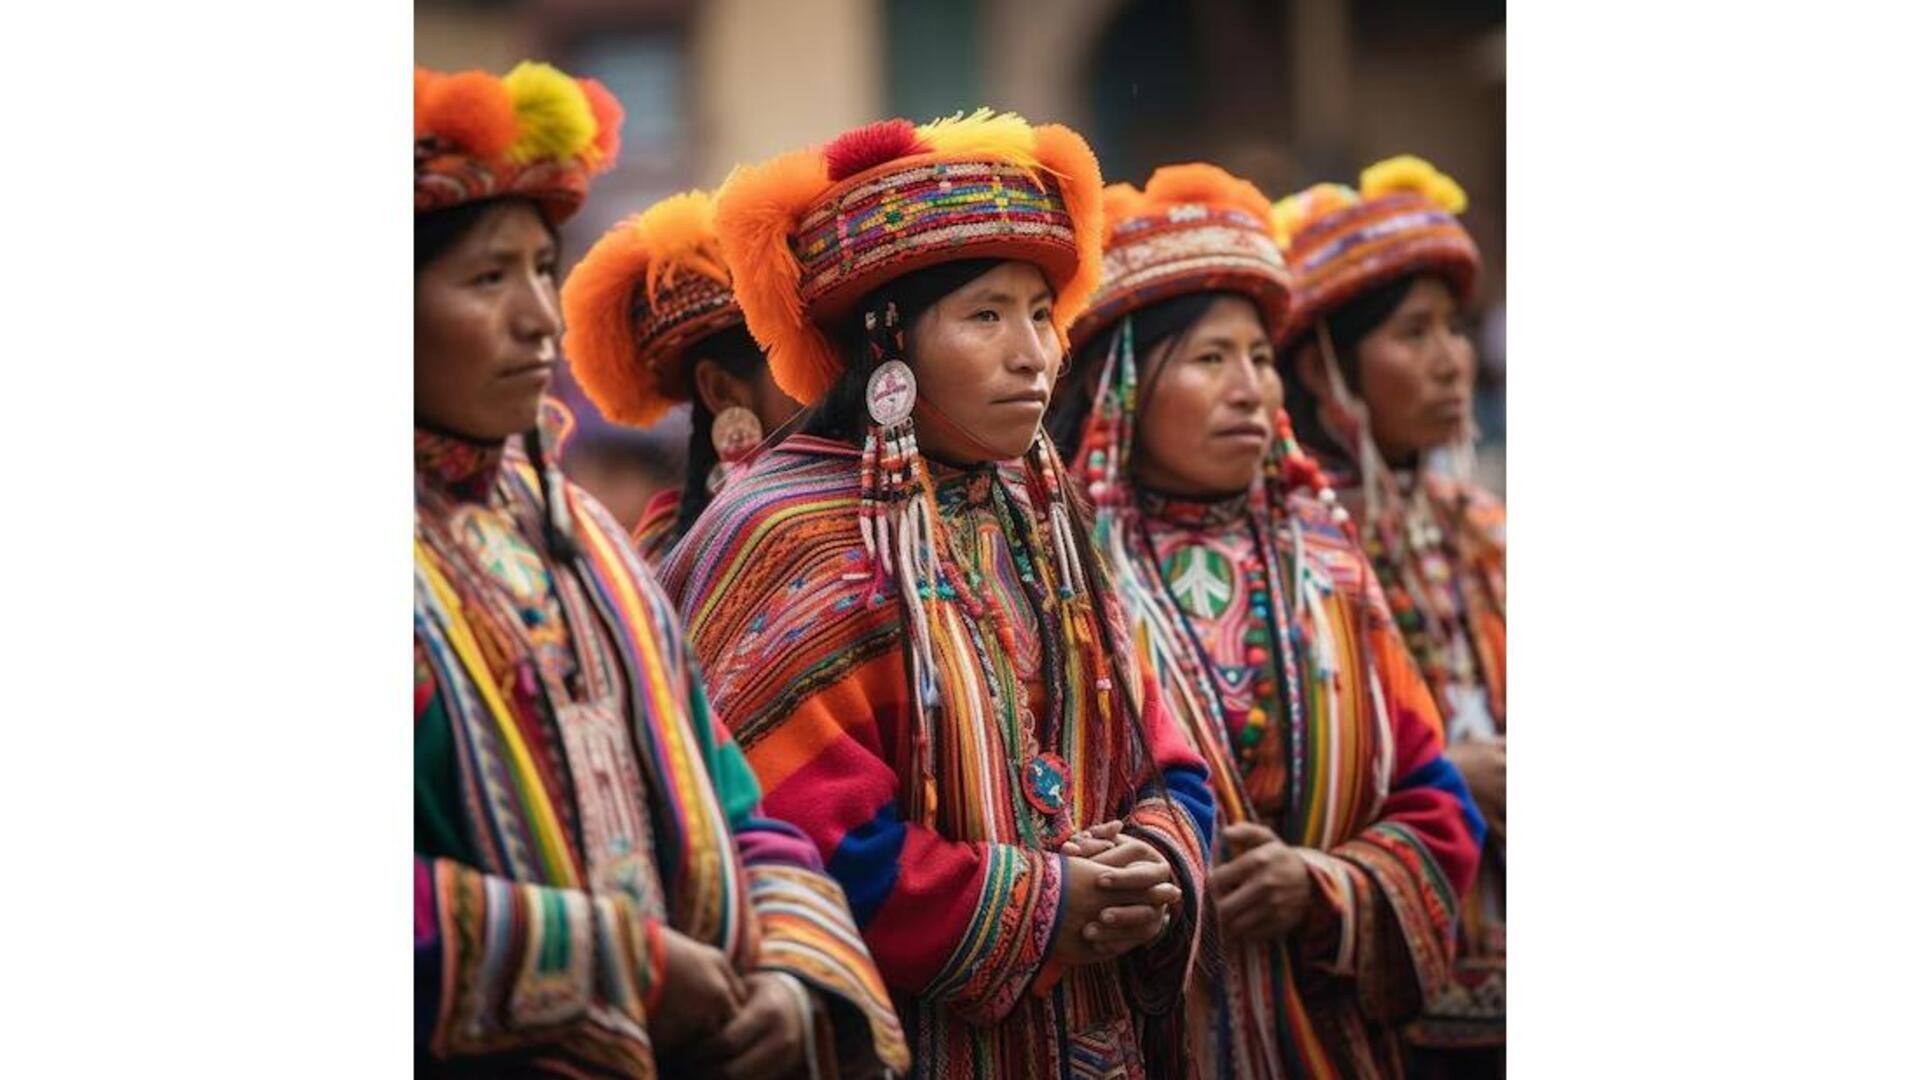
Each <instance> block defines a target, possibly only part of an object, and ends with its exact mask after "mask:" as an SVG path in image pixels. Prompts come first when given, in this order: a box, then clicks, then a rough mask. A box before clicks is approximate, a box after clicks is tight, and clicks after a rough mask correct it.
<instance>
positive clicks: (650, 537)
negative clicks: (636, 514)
mask: <svg viewBox="0 0 1920 1080" xmlns="http://www.w3.org/2000/svg"><path fill="white" fill-rule="evenodd" d="M679 536H680V489H679V488H663V489H662V490H660V491H657V492H655V493H654V496H653V498H651V499H648V500H647V506H646V509H644V510H642V511H640V520H639V521H636V522H634V524H633V547H634V550H636V551H638V552H639V553H640V557H641V558H643V559H645V560H647V565H648V566H652V567H656V568H657V567H658V566H659V565H660V564H661V563H663V562H665V561H666V558H667V552H669V551H671V550H673V542H674V541H675V540H677V539H679Z"/></svg>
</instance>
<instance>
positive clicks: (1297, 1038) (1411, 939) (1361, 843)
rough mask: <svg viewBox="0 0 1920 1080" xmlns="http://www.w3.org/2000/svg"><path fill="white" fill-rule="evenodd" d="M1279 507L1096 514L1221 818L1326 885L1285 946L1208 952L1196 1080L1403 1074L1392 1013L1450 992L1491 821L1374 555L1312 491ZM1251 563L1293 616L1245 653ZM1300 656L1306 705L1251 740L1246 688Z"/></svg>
mask: <svg viewBox="0 0 1920 1080" xmlns="http://www.w3.org/2000/svg"><path fill="white" fill-rule="evenodd" d="M1265 505H1266V504H1265V503H1264V502H1263V501H1262V500H1261V499H1259V498H1253V499H1240V500H1235V501H1233V502H1232V503H1230V504H1228V505H1227V506H1226V508H1225V510H1224V511H1223V509H1222V507H1221V506H1214V507H1211V508H1206V507H1195V506H1193V505H1191V504H1180V503H1177V502H1173V501H1170V500H1153V499H1150V498H1140V499H1138V501H1136V502H1135V503H1133V504H1132V505H1131V506H1129V507H1127V508H1126V509H1124V510H1122V511H1120V512H1119V513H1118V514H1117V515H1116V516H1115V517H1114V518H1112V519H1109V520H1108V522H1107V523H1106V524H1105V526H1104V528H1106V529H1110V530H1114V531H1112V532H1108V533H1107V534H1106V536H1105V539H1106V540H1107V541H1108V542H1109V544H1112V545H1115V546H1116V547H1117V550H1118V551H1119V552H1120V555H1119V557H1118V559H1117V560H1116V561H1118V562H1119V563H1121V565H1120V566H1119V567H1117V570H1116V572H1117V574H1118V577H1119V581H1120V584H1121V587H1122V594H1123V595H1124V596H1125V597H1126V598H1127V603H1128V608H1129V613H1130V614H1131V615H1132V617H1133V619H1134V627H1135V631H1136V633H1137V634H1138V636H1139V639H1140V641H1141V642H1142V645H1143V649H1144V651H1145V652H1146V654H1147V655H1148V656H1149V657H1150V659H1151V663H1152V668H1153V672H1154V674H1155V675H1156V676H1157V677H1158V678H1159V680H1160V682H1161V684H1162V686H1163V687H1165V692H1166V696H1167V700H1168V702H1169V705H1170V707H1171V708H1172V709H1173V711H1174V713H1175V714H1176V715H1178V716H1179V717H1180V719H1181V721H1182V722H1183V723H1184V724H1185V726H1186V729H1187V731H1188V733H1189V734H1190V735H1191V736H1192V738H1193V739H1194V740H1195V742H1196V744H1197V745H1198V746H1199V747H1200V750H1201V753H1202V756H1203V757H1205V758H1206V760H1207V764H1208V768H1209V770H1210V771H1211V774H1212V776H1213V777H1214V790H1215V793H1216V795H1217V796H1218V799H1219V803H1220V808H1221V809H1220V815H1221V822H1222V825H1223V827H1224V826H1225V825H1226V824H1230V823H1234V822H1244V821H1252V822H1259V823H1262V824H1265V825H1267V826H1269V827H1271V828H1272V829H1273V830H1274V831H1275V832H1276V833H1277V834H1278V835H1279V836H1280V837H1281V839H1282V840H1284V841H1285V842H1286V843H1288V844H1289V845H1292V846H1294V847H1295V848H1297V849H1298V850H1299V851H1300V852H1301V854H1302V855H1303V856H1304V857H1305V858H1306V860H1307V864H1308V868H1309V871H1310V874H1311V876H1312V879H1313V883H1314V886H1315V896H1316V902H1315V903H1314V904H1313V906H1312V908H1311V910H1310V914H1309V917H1308V920H1307V922H1306V924H1305V925H1304V926H1302V927H1301V928H1300V929H1298V930H1296V931H1295V932H1294V934H1293V935H1291V936H1290V937H1289V938H1288V939H1286V940H1285V941H1283V942H1275V943H1246V942H1235V941H1232V940H1220V941H1218V942H1217V945H1218V953H1217V955H1215V956H1213V957H1210V958H1208V959H1207V960H1205V961H1203V963H1202V965H1201V967H1200V969H1199V971H1200V974H1198V975H1197V976H1196V978H1195V981H1194V984H1193V986H1192V987H1191V988H1190V989H1189V991H1188V995H1187V1000H1186V1007H1187V1035H1188V1040H1187V1047H1188V1053H1189V1055H1190V1064H1191V1066H1192V1068H1191V1073H1190V1074H1191V1075H1195V1076H1211V1077H1227V1076H1232V1077H1242V1076H1252V1077H1281V1076H1352V1077H1373V1076H1395V1075H1398V1074H1399V1071H1400V1065H1399V1050H1398V1046H1397V1043H1396V1041H1395V1034H1394V1028H1393V1025H1394V1024H1395V1023H1396V1022H1398V1021H1400V1020H1404V1019H1406V1018H1407V1017H1409V1016H1410V1015H1412V1014H1413V1013H1414V1012H1415V1011H1416V1010H1417V1009H1418V1008H1419V1006H1420V1004H1421V1002H1422V1000H1423V999H1426V998H1430V997H1432V996H1433V995H1434V994H1436V993H1437V992H1438V991H1439V989H1440V987H1442V986H1443V985H1444V984H1445V981H1446V973H1447V968H1448V964H1449V963H1450V961H1451V959H1452V953H1453V946H1452V942H1453V931H1454V923H1455V917H1456V903H1455V897H1456V895H1457V894H1458V892H1459V891H1460V890H1462V889H1464V888H1465V886H1466V884H1467V882H1468V881H1469V880H1471V878H1472V876H1473V872H1474V866H1475V862H1476V860H1477V857H1478V852H1479V844H1480V840H1481V834H1482V832H1483V831H1484V824H1483V823H1482V822H1481V820H1480V817H1479V813H1478V811H1477V810H1476V809H1475V808H1474V807H1473V805H1472V802H1471V800H1470V799H1469V798H1468V796H1467V794H1466V789H1465V787H1464V785H1463V784H1462V782H1461V780H1460V777H1459V774H1458V773H1457V771H1455V770H1454V768H1453V766H1452V765H1451V764H1449V763H1448V762H1447V761H1446V759H1445V758H1443V757H1441V756H1440V749H1441V736H1440V730H1439V721H1438V718H1437V715H1436V713H1435V710H1434V705H1433V701H1432V699H1431V697H1430V696H1429V695H1428V693H1427V691H1426V688H1425V686H1424V685H1423V684H1422V682H1421V680H1420V677H1419V674H1418V673H1417V672H1416V671H1415V670H1414V668H1413V666H1412V664H1411V662H1410V660H1409V659H1408V657H1407V655H1406V650H1405V648H1404V646H1403V645H1402V644H1401V642H1400V640H1399V637H1398V635H1397V634H1396V632H1395V631H1394V628H1393V625H1392V621H1391V618H1390V617H1389V615H1388V612H1387V610H1386V607H1385V604H1384V602H1383V601H1382V599H1381V597H1380V593H1379V590H1378V588H1377V586H1376V585H1375V584H1374V583H1373V581H1372V579H1371V575H1370V573H1369V571H1368V569H1367V567H1366V565H1365V562H1364V560H1363V559H1362V558H1361V557H1360V556H1359V554H1358V552H1357V551H1356V550H1355V548H1354V547H1353V545H1352V543H1351V542H1350V541H1349V540H1348V539H1347V537H1346V535H1345V533H1344V532H1343V531H1342V529H1341V527H1340V526H1339V525H1338V524H1337V523H1335V522H1334V521H1333V520H1332V518H1331V517H1330V516H1329V514H1328V512H1327V510H1325V509H1324V508H1322V507H1321V506H1319V505H1318V504H1317V503H1315V502H1314V501H1313V500H1312V499H1311V498H1308V497H1306V496H1304V495H1301V496H1295V497H1292V498H1290V499H1289V500H1288V501H1287V502H1286V503H1285V505H1284V507H1283V508H1282V509H1281V510H1279V511H1278V512H1270V511H1267V510H1265V509H1262V507H1264V506H1265ZM1169 568H1176V569H1177V570H1179V571H1181V572H1178V573H1167V572H1166V570H1167V569H1169ZM1255 568H1265V569H1264V571H1263V576H1264V577H1265V578H1266V580H1267V581H1269V582H1277V583H1278V585H1279V588H1278V590H1277V592H1276V593H1275V594H1273V595H1272V600H1271V602H1272V603H1273V604H1275V605H1280V604H1284V605H1285V607H1286V612H1287V614H1288V615H1289V618H1288V620H1286V623H1285V624H1283V625H1288V624H1290V625H1291V626H1292V627H1294V628H1296V629H1295V634H1294V636H1293V637H1291V638H1289V639H1286V640H1281V641H1276V642H1272V643H1271V644H1270V645H1267V644H1263V645H1261V646H1260V647H1259V649H1260V651H1259V653H1258V654H1256V653H1254V651H1253V650H1252V649H1250V648H1248V647H1246V645H1245V644H1244V643H1245V642H1246V641H1247V640H1248V638H1249V635H1248V634H1247V633H1246V626H1245V621H1246V620H1247V619H1248V618H1250V617H1252V613H1254V612H1255V609H1256V607H1257V604H1255V605H1250V604H1249V601H1248V597H1249V594H1250V584H1249V580H1248V575H1249V574H1251V573H1252V572H1253V571H1254V569H1255ZM1207 575H1211V576H1207ZM1202 577H1206V580H1204V581H1203V580H1201V578H1202ZM1216 578H1217V579H1218V580H1215V579H1216ZM1264 602H1265V601H1261V603H1264ZM1252 636H1253V637H1256V638H1258V637H1260V635H1252ZM1262 640H1263V641H1264V639H1262ZM1287 649H1291V650H1292V651H1293V654H1294V655H1295V656H1297V657H1298V660H1299V663H1298V666H1297V670H1299V671H1301V672H1302V673H1303V676H1304V677H1303V683H1304V685H1301V686H1297V687H1294V686H1283V687H1281V688H1280V692H1281V693H1284V694H1290V695H1294V696H1295V701H1294V707H1291V708H1290V707H1288V706H1287V705H1286V703H1285V702H1284V701H1283V702H1277V703H1269V705H1270V707H1272V708H1273V709H1274V711H1275V713H1276V714H1277V719H1276V720H1275V722H1273V723H1271V724H1270V725H1268V726H1266V727H1265V728H1264V729H1256V730H1255V732H1254V734H1253V737H1251V738H1247V737H1246V736H1247V731H1246V730H1245V729H1246V726H1247V724H1248V717H1249V714H1250V713H1251V712H1252V711H1254V707H1253V703H1252V702H1251V700H1250V698H1249V694H1250V693H1251V691H1250V689H1249V688H1250V687H1251V686H1253V685H1254V684H1256V683H1257V682H1259V681H1263V680H1265V679H1267V678H1269V677H1270V676H1271V675H1272V674H1273V672H1274V671H1275V666H1276V665H1278V664H1279V661H1280V657H1281V655H1282V653H1283V650H1287ZM1268 653H1271V656H1269V655H1267V654H1268ZM1280 678H1281V679H1282V681H1284V672H1282V673H1281V675H1280ZM1290 715H1291V716H1295V717H1297V718H1298V719H1297V720H1295V719H1290V718H1289V717H1290ZM1216 857H1218V854H1217V855H1216Z"/></svg>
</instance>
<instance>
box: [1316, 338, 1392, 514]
mask: <svg viewBox="0 0 1920 1080" xmlns="http://www.w3.org/2000/svg"><path fill="white" fill-rule="evenodd" d="M1314 332H1315V333H1316V334H1317V335H1318V336H1319V341H1320V355H1321V356H1322V357H1324V358H1325V360H1326V368H1327V385H1328V387H1329V388H1331V389H1332V391H1333V400H1334V403H1335V404H1337V405H1338V406H1339V407H1340V408H1341V409H1342V410H1343V411H1345V412H1346V413H1347V415H1349V416H1351V417H1353V419H1354V424H1355V429H1354V440H1353V441H1354V446H1353V456H1354V458H1355V459H1356V460H1357V461H1358V462H1359V465H1360V492H1361V496H1362V498H1364V499H1365V505H1366V517H1367V520H1368V521H1378V520H1380V503H1381V501H1382V492H1381V485H1382V484H1384V483H1388V478H1389V477H1391V476H1392V470H1391V469H1390V468H1389V467H1388V465H1387V460H1386V458H1385V457H1383V456H1382V455H1381V453H1380V448H1379V447H1377V446H1375V445H1374V443H1373V431H1372V428H1371V427H1370V426H1369V423H1368V419H1367V404H1366V402H1364V401H1362V400H1360V398H1359V397H1358V396H1356V395H1355V394H1354V392H1353V391H1352V390H1351V389H1350V388H1349V387H1348V386H1347V380H1346V376H1344V375H1342V374H1341V373H1340V362H1339V359H1338V358H1337V357H1336V356H1335V355H1334V351H1333V336H1332V335H1331V334H1329V333H1328V332H1327V324H1326V322H1325V321H1324V320H1323V321H1321V322H1319V323H1316V324H1314Z"/></svg>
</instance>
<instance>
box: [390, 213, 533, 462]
mask: <svg viewBox="0 0 1920 1080" xmlns="http://www.w3.org/2000/svg"><path fill="white" fill-rule="evenodd" d="M556 258H557V252H556V251H555V247H554V241H553V234H552V233H551V232H550V231H549V230H548V229H547V226H546V223H545V222H544V221H542V220H541V218H540V215H539V213H538V212H537V211H536V210H534V208H533V206H532V205H531V204H529V203H526V202H520V201H512V202H503V203H501V204H500V205H498V206H495V207H492V208H490V209H489V210H487V212H486V213H484V214H482V215H481V216H480V217H479V218H477V219H476V220H475V221H474V223H473V226H472V227H471V228H469V229H468V230H467V232H466V234H465V235H464V236H462V237H461V238H460V239H459V240H457V241H455V242H454V244H453V245H452V246H451V247H449V248H448V249H447V250H446V251H444V252H442V253H441V254H440V255H439V256H438V257H436V258H435V259H434V260H433V261H431V262H429V263H427V264H426V265H425V266H422V267H421V268H420V269H419V272H418V273H416V274H415V275H414V284H413V412H414V416H415V418H416V419H418V420H420V421H424V422H425V423H427V424H430V425H432V426H433V427H436V428H439V429H441V430H444V431H449V432H452V433H454V434H456V435H463V436H465V437H467V438H470V439H477V440H481V441H486V442H493V441H497V440H499V439H504V438H506V437H507V436H509V435H512V434H514V433H515V432H520V431H526V430H527V429H529V428H531V427H533V426H534V421H535V418H536V417H537V416H538V415H539V411H540V395H541V394H542V393H544V392H545V391H546V389H547V383H548V381H549V380H550V379H551V378H552V376H553V368H554V363H555V362H556V361H557V360H558V358H559V349H558V347H557V345H558V337H559V334H560V303H559V293H558V291H557V290H556V288H555V284H554V273H555V266H554V262H555V259H556Z"/></svg>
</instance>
